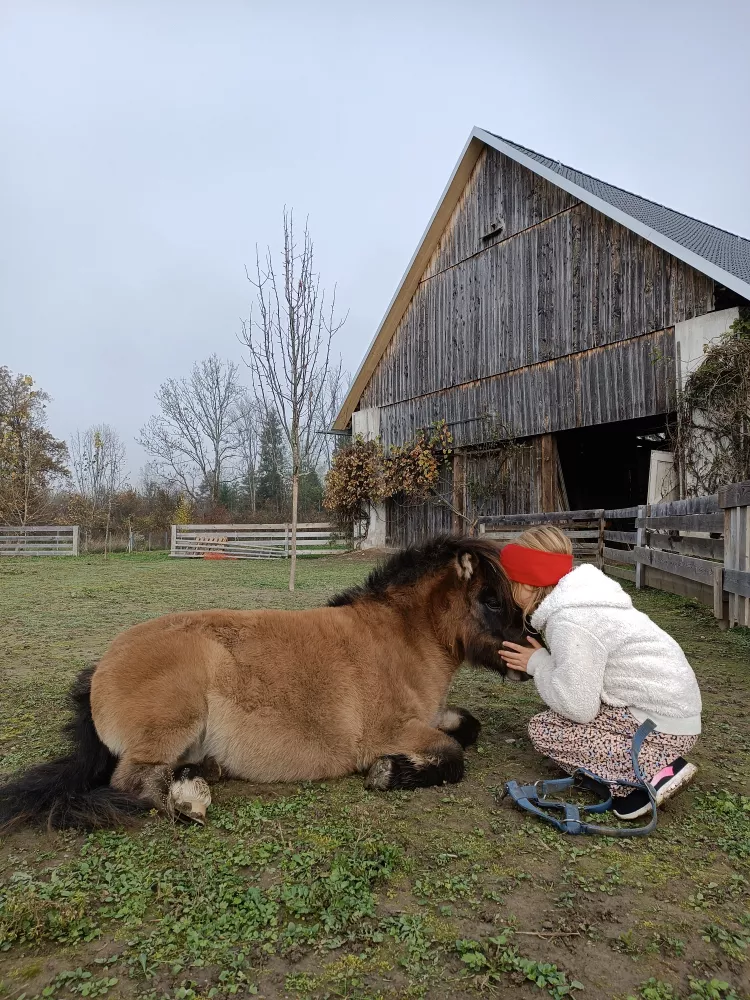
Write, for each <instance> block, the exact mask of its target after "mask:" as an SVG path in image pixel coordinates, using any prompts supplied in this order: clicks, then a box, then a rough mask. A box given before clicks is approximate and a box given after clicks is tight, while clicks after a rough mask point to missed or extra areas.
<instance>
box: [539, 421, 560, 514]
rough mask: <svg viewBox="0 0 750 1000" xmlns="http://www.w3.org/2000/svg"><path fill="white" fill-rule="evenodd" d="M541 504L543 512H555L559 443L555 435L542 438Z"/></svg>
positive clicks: (544, 435) (546, 435) (543, 435)
mask: <svg viewBox="0 0 750 1000" xmlns="http://www.w3.org/2000/svg"><path fill="white" fill-rule="evenodd" d="M539 471H540V479H541V482H540V484H539V486H540V490H539V493H540V503H541V508H542V510H543V511H545V512H547V511H550V512H551V511H554V509H555V500H556V496H555V494H556V490H555V480H556V478H557V442H556V441H555V436H554V434H542V436H541V468H540V470H539Z"/></svg>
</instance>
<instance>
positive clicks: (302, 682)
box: [0, 538, 523, 826]
mask: <svg viewBox="0 0 750 1000" xmlns="http://www.w3.org/2000/svg"><path fill="white" fill-rule="evenodd" d="M522 631H523V629H522V621H521V616H520V612H518V610H517V609H516V608H515V605H514V604H513V601H512V598H511V594H510V589H509V586H508V582H507V580H506V579H505V576H504V574H503V573H502V571H501V570H500V568H499V564H498V553H497V549H496V548H495V547H494V546H493V545H492V544H490V543H487V542H483V541H480V540H477V539H463V538H438V539H435V540H432V541H430V542H428V543H427V544H425V545H422V546H419V547H415V548H411V549H407V550H405V551H403V552H400V553H398V554H396V555H394V556H393V557H392V558H390V559H389V560H387V561H386V562H385V563H384V564H383V565H382V566H379V567H378V568H377V569H376V570H374V571H373V573H371V574H370V577H369V578H368V579H367V580H366V582H365V583H364V584H363V585H362V586H360V587H355V588H353V589H352V590H349V591H347V592H346V593H344V594H341V595H339V596H338V597H336V598H334V599H333V600H332V601H331V603H330V605H329V606H328V607H325V608H317V609H314V610H310V611H196V612H186V613H182V614H172V615H165V616H164V617H162V618H157V619H154V620H152V621H148V622H144V623H143V624H140V625H136V626H134V627H133V628H130V629H128V630H127V631H125V632H123V633H122V634H121V635H120V636H118V637H117V638H116V639H115V640H114V642H113V643H112V644H111V645H110V647H109V649H108V650H107V651H106V653H105V654H104V656H103V657H102V659H101V661H100V662H99V664H98V665H97V667H96V669H95V670H94V672H93V674H91V673H89V674H87V675H86V676H85V677H82V678H81V679H79V682H78V683H77V685H76V686H75V687H74V690H73V700H74V703H75V710H76V719H75V721H74V722H73V723H72V724H71V727H70V735H71V736H72V738H73V744H74V747H73V750H72V752H71V754H70V755H69V756H68V757H65V758H63V759H61V760H59V761H52V762H50V763H48V764H42V765H40V766H39V767H37V768H32V769H31V770H30V771H28V772H26V774H25V775H21V776H20V777H19V778H16V779H15V781H12V782H10V783H9V784H7V785H5V786H4V787H0V821H3V820H4V821H6V822H8V821H14V820H15V821H18V820H26V819H34V818H39V817H42V816H47V817H49V821H50V822H51V823H52V824H53V825H57V826H61V825H74V826H81V825H83V826H100V825H110V824H112V823H114V822H119V821H121V820H124V819H128V818H129V817H130V816H132V814H133V812H134V811H135V810H136V809H137V808H139V807H140V808H149V807H153V806H155V807H156V808H158V809H160V810H161V811H163V812H165V813H167V814H174V812H175V811H178V812H179V811H180V808H179V801H180V799H181V797H182V796H181V794H180V791H179V788H177V786H178V785H179V784H180V781H184V780H185V772H184V771H183V770H182V769H183V768H184V767H185V766H186V765H195V764H201V763H202V762H205V764H206V765H210V766H209V770H213V771H215V772H216V774H218V773H219V769H220V771H221V773H223V774H224V775H226V776H228V777H234V778H240V779H244V780H247V781H259V782H271V781H299V780H319V779H324V778H335V777H340V776H342V775H346V774H351V773H354V772H361V773H365V774H368V778H367V782H366V783H367V785H368V787H372V788H378V789H387V788H398V787H415V786H417V785H428V784H436V783H441V782H444V781H459V780H460V779H461V776H462V774H463V746H466V745H468V744H469V743H471V742H473V741H474V740H475V739H476V737H477V735H478V732H479V723H478V722H477V720H476V719H474V718H473V717H472V716H470V715H469V713H467V712H464V711H463V710H460V709H452V708H449V707H447V706H446V704H445V698H446V694H447V691H448V688H449V686H450V683H451V678H452V677H453V674H454V673H455V671H456V670H457V669H458V667H459V666H460V664H461V663H462V662H463V661H464V660H468V661H469V662H471V663H474V664H476V665H478V666H485V667H489V668H490V669H493V670H497V671H499V672H501V673H505V667H504V665H503V663H502V661H501V660H500V658H499V656H498V654H497V650H498V648H499V645H500V643H501V642H502V640H503V639H511V640H516V641H517V640H519V639H520V637H521V635H522ZM216 765H218V767H216ZM190 773H191V775H192V773H193V772H192V771H191V772H190ZM175 774H177V780H176V779H175ZM206 776H207V775H206Z"/></svg>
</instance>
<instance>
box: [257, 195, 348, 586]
mask: <svg viewBox="0 0 750 1000" xmlns="http://www.w3.org/2000/svg"><path fill="white" fill-rule="evenodd" d="M283 225H284V249H283V252H282V262H281V270H280V272H279V271H277V269H276V267H275V266H274V263H273V257H272V255H271V249H270V247H269V248H267V250H266V253H265V256H264V257H263V258H261V255H260V253H259V252H258V251H257V250H256V254H255V276H254V278H253V277H251V276H250V274H249V273H248V275H247V277H248V280H249V281H250V282H251V284H252V285H253V287H254V288H255V291H256V303H255V308H254V310H253V311H252V312H251V315H250V319H249V320H248V321H247V322H243V325H242V334H241V340H242V342H243V343H244V344H245V346H246V347H247V348H248V352H249V354H248V359H247V364H248V367H249V368H250V371H251V372H252V376H253V382H254V383H255V387H256V391H257V392H258V394H259V395H260V397H261V398H262V400H263V402H264V404H265V406H266V407H267V408H269V409H270V408H273V409H274V410H275V411H276V414H277V415H278V417H279V420H280V421H281V424H282V427H283V429H284V434H285V435H286V438H287V441H288V443H289V450H290V452H291V459H292V538H291V565H290V568H289V589H290V590H294V584H295V576H296V571H297V508H298V502H299V479H300V473H301V471H302V470H303V464H306V463H307V462H308V461H309V458H310V456H311V454H312V453H314V450H315V449H314V444H313V442H314V441H315V439H316V436H317V435H318V434H319V433H320V431H321V430H323V429H324V428H322V427H321V426H320V413H321V402H322V400H323V397H324V394H325V392H326V387H327V386H328V385H329V372H330V370H331V341H332V339H333V336H334V334H335V333H336V332H337V331H338V330H340V329H341V327H342V326H343V324H344V322H345V320H346V317H344V318H343V319H341V320H338V321H337V320H335V318H334V312H335V305H336V294H335V289H334V293H333V295H332V297H331V304H330V307H328V306H327V305H326V301H325V292H324V291H322V290H321V288H320V275H319V274H316V273H315V271H314V270H313V242H312V239H311V237H310V232H309V229H308V227H307V225H305V228H304V232H303V234H302V242H301V245H300V244H298V242H297V239H296V237H295V232H294V220H293V216H292V213H291V212H287V211H286V209H285V210H284V219H283ZM305 471H306V470H305Z"/></svg>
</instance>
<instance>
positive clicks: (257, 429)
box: [234, 396, 263, 513]
mask: <svg viewBox="0 0 750 1000" xmlns="http://www.w3.org/2000/svg"><path fill="white" fill-rule="evenodd" d="M236 418H237V419H236V422H235V425H234V434H235V448H236V453H237V457H236V459H235V462H236V466H237V470H236V471H237V478H238V480H239V482H240V484H241V486H242V487H243V489H244V490H245V492H246V496H247V500H248V502H249V504H250V510H251V511H252V512H253V513H255V509H256V505H257V490H258V461H259V459H260V438H261V431H262V428H263V404H262V403H261V402H260V401H259V400H257V399H254V398H253V397H252V396H243V397H242V399H240V401H239V402H238V403H237V411H236Z"/></svg>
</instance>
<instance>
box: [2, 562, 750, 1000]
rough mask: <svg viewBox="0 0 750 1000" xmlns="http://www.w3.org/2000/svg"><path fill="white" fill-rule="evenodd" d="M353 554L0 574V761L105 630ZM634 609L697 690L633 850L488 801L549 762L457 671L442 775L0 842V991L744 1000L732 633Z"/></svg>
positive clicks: (32, 739) (742, 635) (746, 861)
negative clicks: (655, 809)
mask: <svg viewBox="0 0 750 1000" xmlns="http://www.w3.org/2000/svg"><path fill="white" fill-rule="evenodd" d="M370 566H371V562H370V561H369V560H368V558H367V557H365V556H362V555H357V556H348V557H332V558H325V559H318V560H315V561H309V562H305V563H303V564H302V566H301V567H300V569H299V574H300V578H299V586H298V590H297V591H296V592H295V594H293V595H292V594H290V593H289V592H288V590H287V589H286V566H285V565H284V564H283V563H281V562H278V563H277V562H255V561H252V562H251V561H248V562H218V563H206V562H203V561H196V562H192V561H188V560H170V559H168V558H167V557H166V556H164V555H162V554H149V555H146V554H143V555H135V556H127V555H123V556H113V557H110V558H109V559H107V560H104V559H103V558H102V557H98V556H92V557H82V558H80V559H77V560H73V559H59V560H23V561H21V560H17V561H15V560H0V683H1V684H2V698H1V700H0V772H2V773H6V774H7V773H10V772H12V771H14V770H15V769H16V768H18V767H22V766H24V765H27V764H29V763H32V762H35V761H38V760H41V759H43V758H45V757H50V756H53V755H54V754H55V753H56V752H58V751H59V750H60V749H61V748H62V746H63V743H62V740H61V736H60V730H61V726H62V723H63V722H64V718H65V710H64V704H65V692H66V689H67V686H68V685H69V683H70V681H71V680H72V678H73V677H74V676H75V674H76V672H77V671H78V670H79V669H80V668H81V667H83V666H85V665H87V664H88V663H91V662H93V661H95V660H96V658H97V657H98V656H99V655H100V654H101V652H102V651H103V650H104V648H105V647H106V645H107V643H108V642H109V641H110V640H111V639H112V638H113V637H114V635H116V634H117V632H119V631H120V630H121V629H123V628H125V627H127V626H128V625H132V624H135V623H136V622H139V621H143V620H145V619H147V618H151V617H154V616H156V615H159V614H163V613H166V612H169V611H175V610H180V609H187V608H200V607H227V608H264V607H274V608H303V607H313V606H315V605H319V604H321V603H323V602H325V600H327V598H328V597H329V596H330V595H331V594H332V593H334V592H335V591H336V590H339V589H342V588H344V587H348V586H351V585H352V584H354V583H356V582H358V581H359V580H361V579H362V577H363V576H364V575H365V573H366V572H367V571H368V570H369V568H370ZM634 599H635V601H636V603H637V605H638V606H639V607H640V608H641V609H642V610H644V611H646V612H647V613H648V614H650V615H652V616H653V617H654V619H655V620H656V621H657V622H658V623H659V624H660V625H662V627H664V628H665V629H667V631H669V632H670V633H671V634H672V635H673V636H674V637H675V638H676V639H677V640H678V641H679V642H680V643H681V644H682V645H683V647H684V648H685V651H686V653H687V655H688V657H689V659H690V660H691V662H692V663H693V665H694V667H695V669H696V672H697V674H698V676H699V679H700V681H701V687H702V690H703V694H704V710H705V714H704V722H705V731H704V734H703V736H702V738H701V741H700V742H699V744H698V746H697V748H696V751H695V753H694V755H692V756H693V759H694V760H695V762H696V763H697V764H698V766H699V768H700V771H699V776H698V780H697V782H696V783H695V784H694V785H693V786H692V787H691V788H690V789H688V790H687V791H686V792H684V793H683V794H682V795H681V796H679V798H678V799H676V800H675V801H674V802H673V803H671V804H669V806H668V807H667V808H666V809H665V810H664V811H663V812H662V813H661V814H660V821H659V827H658V829H657V831H656V832H655V833H654V834H653V835H652V836H651V837H649V838H647V839H645V840H632V841H629V840H624V841H622V840H614V839H611V838H583V837H575V838H566V837H564V836H562V835H560V834H559V833H557V832H556V831H555V830H553V829H552V828H551V827H548V826H544V825H542V824H539V823H538V822H536V821H534V820H532V819H530V818H524V816H523V815H522V814H520V813H519V812H517V811H515V810H514V809H513V808H512V807H511V806H510V804H509V803H508V802H507V801H505V802H501V801H500V800H499V797H498V794H497V792H498V791H499V790H500V789H501V788H502V786H503V784H504V782H505V781H506V780H508V779H509V778H511V777H514V778H521V779H531V778H537V777H547V776H552V775H554V774H555V773H556V772H555V770H554V768H553V767H552V766H551V765H550V764H548V763H547V762H546V761H545V760H543V759H540V758H539V757H538V756H537V755H536V754H535V753H534V751H533V749H532V747H531V745H530V742H529V740H528V737H527V733H526V724H527V722H528V719H529V718H530V717H531V715H533V714H534V713H535V712H537V711H539V710H540V709H541V707H542V706H541V702H540V701H539V699H538V697H537V695H536V693H535V691H534V689H533V685H532V684H526V685H512V684H507V685H504V684H503V683H502V680H501V678H500V677H499V676H496V675H493V674H490V673H487V672H479V671H473V670H469V669H465V670H462V671H461V672H460V673H459V675H458V676H457V678H456V681H455V684H454V690H453V693H452V698H451V700H452V701H453V702H454V703H455V704H460V705H463V706H465V707H467V708H469V709H470V710H471V711H473V712H474V713H475V714H476V715H478V716H479V717H480V718H481V719H482V722H483V724H484V728H483V731H482V734H481V738H480V742H479V745H478V746H477V747H476V748H474V749H472V750H470V751H469V752H468V754H467V777H466V779H465V780H464V782H462V783H461V784H460V785H457V786H444V787H442V788H433V789H423V790H419V791H414V792H395V793H388V794H377V793H371V792H365V790H364V789H363V787H362V780H361V778H358V777H352V778H346V779H343V780H341V781H333V782H327V783H311V784H301V785H300V784H295V785H275V786H260V785H249V784H242V783H238V782H228V783H224V784H221V785H219V786H216V788H215V802H214V805H213V806H212V808H211V810H210V813H209V817H210V822H209V825H208V826H207V827H206V828H205V829H199V828H192V827H183V826H173V825H172V824H170V823H168V822H166V821H165V820H164V819H161V818H158V817H156V816H152V817H149V818H147V819H146V820H145V821H144V822H143V823H142V824H141V825H140V826H139V827H138V828H136V829H135V830H134V831H129V832H122V831H113V832H106V833H96V834H91V835H79V834H74V833H63V834H48V833H46V832H45V831H20V832H17V833H14V834H11V835H8V836H7V837H5V838H4V839H2V840H0V997H2V998H3V1000H5V998H8V1000H21V998H24V1000H32V998H38V997H53V998H74V997H107V996H108V997H133V998H140V1000H177V998H204V997H227V996H235V995H236V996H258V997H266V998H276V997H288V998H292V1000H304V998H311V1000H312V998H320V1000H323V998H347V1000H376V998H383V1000H385V998H404V1000H406V998H422V997H435V998H438V1000H447V998H452V997H457V998H468V997H478V996H481V995H488V996H509V995H510V994H511V993H513V994H514V995H515V994H518V995H520V996H527V997H534V996H537V997H540V998H544V997H553V998H561V997H582V998H584V1000H585V998H587V997H590V998H599V997H613V998H614V997H616V998H619V1000H626V998H630V997H634V998H636V1000H674V998H677V1000H738V998H747V997H748V996H750V986H749V983H750V976H749V975H748V973H749V971H750V961H748V957H749V956H750V903H749V900H750V721H749V720H748V714H749V712H748V708H749V707H750V700H749V698H748V695H749V694H750V634H749V633H748V632H747V630H734V631H732V632H728V633H722V632H720V631H719V629H718V628H717V626H716V624H715V622H714V620H713V618H712V617H711V615H710V613H708V612H707V611H705V610H703V609H701V608H699V607H697V606H696V605H694V604H693V603H691V602H686V601H685V600H684V599H681V598H676V597H672V596H670V595H667V594H661V593H657V592H655V591H642V592H640V593H638V594H634Z"/></svg>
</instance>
